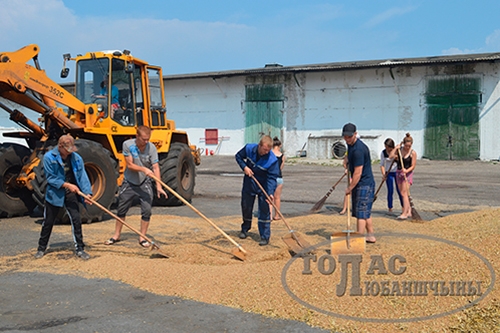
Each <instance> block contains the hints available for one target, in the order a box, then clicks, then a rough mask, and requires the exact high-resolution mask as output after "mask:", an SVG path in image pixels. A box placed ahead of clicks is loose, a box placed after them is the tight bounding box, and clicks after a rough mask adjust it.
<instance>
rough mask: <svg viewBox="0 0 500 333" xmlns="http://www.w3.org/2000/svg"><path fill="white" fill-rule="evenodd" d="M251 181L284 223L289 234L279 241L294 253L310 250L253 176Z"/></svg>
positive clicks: (301, 236)
mask: <svg viewBox="0 0 500 333" xmlns="http://www.w3.org/2000/svg"><path fill="white" fill-rule="evenodd" d="M252 179H253V181H254V182H255V183H256V184H257V186H259V188H260V190H261V191H262V193H264V195H265V196H266V199H267V201H268V202H269V203H270V204H271V205H272V206H273V207H274V209H275V210H276V212H277V213H278V215H279V216H280V217H281V220H282V221H283V223H285V225H286V227H287V228H288V231H289V233H288V234H287V235H285V236H283V237H281V239H282V240H283V242H285V244H286V245H287V246H288V248H289V249H290V250H291V251H292V252H294V253H301V252H302V251H304V249H307V248H310V247H311V244H309V242H308V241H307V240H306V239H305V238H304V236H303V235H302V234H300V233H298V232H296V231H294V230H293V229H292V228H291V227H290V225H289V224H288V222H287V221H286V220H285V217H284V216H283V214H281V212H280V210H279V209H278V207H276V204H275V203H274V200H273V199H271V197H270V196H269V195H268V194H267V192H266V190H264V188H263V187H262V185H261V184H260V183H259V181H258V180H257V178H255V176H253V175H252Z"/></svg>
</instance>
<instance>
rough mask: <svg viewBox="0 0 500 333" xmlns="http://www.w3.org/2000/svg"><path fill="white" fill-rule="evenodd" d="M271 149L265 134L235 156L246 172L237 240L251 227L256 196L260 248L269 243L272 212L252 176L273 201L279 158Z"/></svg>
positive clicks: (269, 140)
mask: <svg viewBox="0 0 500 333" xmlns="http://www.w3.org/2000/svg"><path fill="white" fill-rule="evenodd" d="M272 148H273V139H271V137H270V136H268V135H264V136H263V137H262V138H261V139H260V142H259V143H258V144H256V143H249V144H247V145H245V146H244V147H243V148H241V150H240V151H239V152H238V153H236V155H235V157H236V162H237V163H238V165H239V166H240V168H241V169H242V170H243V172H244V173H245V177H244V178H243V189H242V190H241V212H242V215H243V223H242V224H241V233H240V234H239V237H240V238H241V239H244V238H246V237H247V234H248V231H249V230H250V228H251V227H252V210H253V205H254V202H255V196H257V197H258V202H259V216H258V227H259V234H260V242H259V245H262V246H263V245H267V244H269V238H271V213H270V209H269V203H268V202H267V200H266V195H265V194H264V193H263V192H262V191H261V190H260V188H259V186H258V185H257V184H256V183H255V182H254V180H253V179H252V178H251V176H254V177H255V178H256V179H257V181H258V182H259V183H260V184H261V185H262V187H263V188H264V189H265V190H266V192H267V194H268V195H269V196H270V197H271V198H273V195H274V191H275V190H276V185H277V184H276V178H278V175H279V165H278V159H277V158H276V156H275V155H274V153H273V152H272V151H271V149H272Z"/></svg>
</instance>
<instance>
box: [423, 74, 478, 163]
mask: <svg viewBox="0 0 500 333" xmlns="http://www.w3.org/2000/svg"><path fill="white" fill-rule="evenodd" d="M480 102H481V92H480V79H479V78H477V77H464V76H455V77H446V78H440V79H431V80H429V81H428V85H427V92H426V104H427V122H426V128H425V134H424V150H425V153H424V156H425V157H427V158H430V159H438V160H473V159H477V158H479V107H480Z"/></svg>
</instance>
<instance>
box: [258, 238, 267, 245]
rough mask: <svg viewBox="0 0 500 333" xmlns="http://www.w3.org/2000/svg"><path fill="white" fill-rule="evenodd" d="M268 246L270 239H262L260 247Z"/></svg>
mask: <svg viewBox="0 0 500 333" xmlns="http://www.w3.org/2000/svg"><path fill="white" fill-rule="evenodd" d="M267 244H269V239H264V238H261V239H260V242H259V245H260V246H265V245H267Z"/></svg>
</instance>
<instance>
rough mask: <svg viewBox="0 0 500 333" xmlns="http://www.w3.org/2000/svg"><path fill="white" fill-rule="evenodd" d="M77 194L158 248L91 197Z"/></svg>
mask: <svg viewBox="0 0 500 333" xmlns="http://www.w3.org/2000/svg"><path fill="white" fill-rule="evenodd" d="M78 194H79V195H81V196H82V197H84V198H85V199H87V200H88V201H90V202H92V204H94V205H96V206H97V207H99V208H100V209H102V210H103V211H105V212H106V213H108V214H109V215H111V216H112V217H114V218H115V219H116V220H117V221H118V222H120V223H121V224H123V225H124V226H126V227H127V228H129V229H130V230H132V231H133V232H135V233H136V234H138V235H139V236H141V237H142V238H144V239H145V240H147V241H148V242H149V243H151V245H152V246H154V247H156V248H159V247H158V245H156V244H155V242H154V241H153V240H151V239H149V238H148V237H147V236H146V235H144V234H143V233H142V232H140V231H139V230H137V229H135V228H134V227H132V226H131V225H129V224H128V223H126V222H125V221H124V220H122V219H121V218H119V217H118V215H116V214H113V213H112V212H111V211H110V210H109V209H107V208H106V207H104V206H103V205H101V204H100V203H99V202H97V201H95V200H94V199H92V198H91V197H89V196H87V195H85V194H84V193H83V192H81V191H78Z"/></svg>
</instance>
